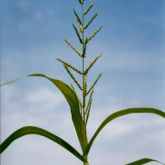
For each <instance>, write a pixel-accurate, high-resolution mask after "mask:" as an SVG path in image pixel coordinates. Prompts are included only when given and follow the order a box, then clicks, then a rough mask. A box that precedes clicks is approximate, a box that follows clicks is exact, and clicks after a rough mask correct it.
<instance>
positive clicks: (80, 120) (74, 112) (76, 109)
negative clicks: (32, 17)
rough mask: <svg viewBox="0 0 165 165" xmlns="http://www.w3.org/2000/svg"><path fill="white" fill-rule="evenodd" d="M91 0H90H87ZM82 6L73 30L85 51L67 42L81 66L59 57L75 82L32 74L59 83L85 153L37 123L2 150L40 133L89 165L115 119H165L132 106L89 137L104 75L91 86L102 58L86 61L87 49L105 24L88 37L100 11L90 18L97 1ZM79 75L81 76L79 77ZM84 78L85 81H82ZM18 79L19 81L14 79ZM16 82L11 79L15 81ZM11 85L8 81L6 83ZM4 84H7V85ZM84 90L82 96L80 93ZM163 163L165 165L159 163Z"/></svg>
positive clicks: (138, 164) (17, 133) (16, 134)
mask: <svg viewBox="0 0 165 165" xmlns="http://www.w3.org/2000/svg"><path fill="white" fill-rule="evenodd" d="M86 1H87V0H86ZM78 3H79V5H80V6H81V11H80V12H77V11H76V10H75V9H74V10H73V14H74V16H75V20H76V21H75V22H76V24H75V23H73V24H72V26H73V30H74V31H75V35H76V36H77V39H78V42H79V44H80V45H81V50H78V49H77V48H76V47H75V46H74V45H72V44H71V42H70V41H68V40H67V39H65V42H66V44H67V45H68V46H69V47H70V48H71V49H72V50H73V51H74V53H75V55H77V56H78V57H79V59H80V63H81V68H76V67H75V66H74V65H73V64H70V63H68V62H66V61H64V60H63V59H61V58H58V59H57V60H58V61H59V62H60V63H61V64H62V65H63V66H64V69H65V70H66V72H67V73H68V75H69V76H70V77H71V79H72V81H73V83H72V84H71V85H68V84H66V83H65V82H63V81H61V80H58V79H54V78H51V77H49V76H47V75H44V74H41V73H36V74H31V75H29V76H33V77H34V76H35V77H40V78H44V79H47V80H48V81H50V82H51V83H53V85H55V86H56V87H57V88H58V89H59V90H60V91H61V93H62V94H63V95H64V97H65V99H66V101H67V103H68V104H69V106H70V112H71V118H72V121H73V126H74V128H75V131H76V134H77V138H78V140H79V144H80V146H81V150H82V151H81V153H80V152H78V151H77V150H76V149H75V148H74V147H73V146H71V145H70V144H69V143H68V142H66V141H65V140H63V139H62V138H61V137H59V136H57V135H55V134H53V133H50V132H48V131H47V130H44V129H42V128H38V127H35V126H27V127H23V128H20V129H18V130H17V131H15V132H14V133H13V134H11V135H10V136H9V137H8V138H7V139H6V140H5V141H4V142H3V143H2V144H1V146H0V152H1V153H2V152H4V151H5V150H6V148H7V147H8V146H9V145H10V144H11V143H12V142H13V141H15V140H16V139H18V138H20V137H22V136H25V135H29V134H37V135H40V136H44V137H46V138H48V139H50V140H52V141H53V142H55V143H57V144H59V145H60V146H61V147H63V148H64V149H66V150H67V151H69V152H70V153H71V154H72V155H73V156H75V157H77V158H78V159H79V160H80V161H81V162H82V164H83V165H89V162H88V155H89V153H90V149H91V147H92V145H93V143H94V141H95V139H96V137H97V136H98V135H99V134H100V132H101V131H102V129H103V128H104V127H105V126H106V125H107V124H110V123H111V121H113V120H115V119H117V118H120V117H122V116H125V115H129V114H135V113H136V114H138V113H152V114H155V115H159V116H160V117H163V118H165V112H163V111H161V110H158V109H155V108H148V107H142V108H128V109H123V110H119V111H117V112H115V113H113V114H110V115H109V116H107V118H106V119H105V120H104V121H103V122H102V123H101V124H100V126H99V127H98V129H97V130H96V131H95V133H94V134H93V136H92V138H91V139H88V136H87V124H88V119H89V116H90V110H91V106H92V102H93V94H94V91H95V86H96V84H97V82H98V81H99V79H100V78H101V73H100V74H99V75H98V77H96V79H95V81H94V82H93V83H92V84H91V85H88V79H89V77H88V74H89V72H90V70H91V69H92V68H93V66H94V65H95V63H96V62H97V61H98V60H99V58H100V57H101V55H98V56H96V57H95V58H94V59H93V60H92V61H91V62H88V63H89V64H86V63H87V61H86V57H87V56H88V55H89V54H88V52H87V46H88V44H89V43H90V41H91V40H93V38H94V37H95V36H96V35H97V34H98V33H99V32H100V31H101V29H102V26H101V27H98V29H96V31H94V32H93V33H92V34H91V35H90V36H86V31H87V30H88V28H90V26H91V25H92V23H93V21H95V19H96V18H97V16H98V14H97V13H95V14H94V15H93V16H92V17H91V18H90V19H89V20H87V19H86V18H87V17H86V16H87V15H88V14H89V13H90V12H92V9H93V7H94V3H92V4H91V5H89V6H88V7H85V0H79V1H78ZM75 73H76V75H78V76H79V77H78V78H77V77H76V76H75ZM80 79H81V82H79V80H80ZM14 81H15V80H14ZM12 82H13V81H11V82H9V83H12ZM6 84H8V83H6ZM6 84H3V85H6ZM80 93H81V96H79V95H80ZM152 161H155V162H159V161H157V160H154V159H151V158H142V159H140V160H137V161H134V162H132V163H128V164H127V165H142V164H146V163H149V162H152ZM159 163H160V164H163V163H161V162H159Z"/></svg>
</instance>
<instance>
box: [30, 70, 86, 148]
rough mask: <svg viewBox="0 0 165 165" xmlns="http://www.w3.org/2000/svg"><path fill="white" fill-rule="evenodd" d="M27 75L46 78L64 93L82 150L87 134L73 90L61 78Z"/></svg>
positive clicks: (38, 74)
mask: <svg viewBox="0 0 165 165" xmlns="http://www.w3.org/2000/svg"><path fill="white" fill-rule="evenodd" d="M29 76H37V77H42V78H46V79H48V80H49V81H50V82H52V83H53V84H54V85H55V86H56V87H57V88H58V89H59V90H60V91H61V93H62V94H63V95H64V97H65V99H66V100H67V102H68V104H69V106H70V110H71V115H72V121H73V124H74V127H75V130H76V133H77V136H78V139H79V142H80V145H81V148H82V150H83V151H84V149H85V147H86V145H87V143H88V141H87V135H86V131H85V123H84V121H83V120H82V117H81V113H80V107H79V101H78V99H77V96H76V94H75V93H74V91H73V90H72V89H71V88H70V87H69V86H68V85H67V84H65V83H64V82H62V81H61V80H57V79H53V78H50V77H48V76H46V75H44V74H40V73H37V74H31V75H29Z"/></svg>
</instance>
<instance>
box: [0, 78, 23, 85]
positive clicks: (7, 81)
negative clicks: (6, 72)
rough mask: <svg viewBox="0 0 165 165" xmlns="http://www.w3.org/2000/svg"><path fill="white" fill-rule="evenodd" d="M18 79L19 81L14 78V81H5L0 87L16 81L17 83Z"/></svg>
mask: <svg viewBox="0 0 165 165" xmlns="http://www.w3.org/2000/svg"><path fill="white" fill-rule="evenodd" d="M20 79H21V78H16V79H14V80H11V81H7V82H5V83H2V84H0V87H3V86H6V85H8V84H12V83H14V82H16V81H18V80H20Z"/></svg>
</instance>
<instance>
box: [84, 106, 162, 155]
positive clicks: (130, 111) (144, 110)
mask: <svg viewBox="0 0 165 165" xmlns="http://www.w3.org/2000/svg"><path fill="white" fill-rule="evenodd" d="M134 113H153V114H156V115H159V116H161V117H163V118H165V112H163V111H160V110H158V109H154V108H128V109H124V110H121V111H118V112H115V113H113V114H111V115H110V116H108V117H107V118H106V119H105V120H104V121H103V122H102V123H101V125H100V126H99V127H98V129H97V130H96V132H95V133H94V135H93V137H92V138H91V140H90V141H89V143H88V146H87V147H86V149H85V152H84V156H86V155H88V153H89V150H90V149H91V146H92V144H93V142H94V140H95V139H96V137H97V135H98V134H99V133H100V131H101V130H102V129H103V128H104V127H105V126H106V125H107V124H109V123H110V122H111V121H112V120H114V119H116V118H119V117H121V116H124V115H128V114H134Z"/></svg>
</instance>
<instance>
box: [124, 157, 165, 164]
mask: <svg viewBox="0 0 165 165" xmlns="http://www.w3.org/2000/svg"><path fill="white" fill-rule="evenodd" d="M150 162H157V163H160V164H162V165H165V164H164V163H162V162H160V161H157V160H154V159H150V158H143V159H139V160H136V161H134V162H132V163H128V164H126V165H142V164H146V163H150Z"/></svg>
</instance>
